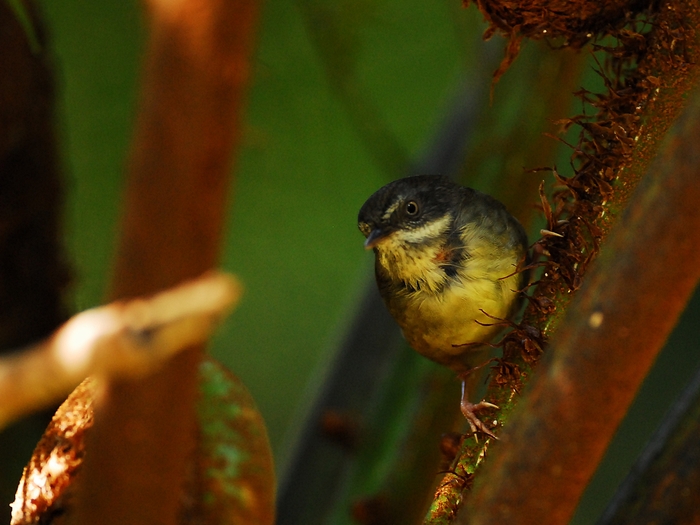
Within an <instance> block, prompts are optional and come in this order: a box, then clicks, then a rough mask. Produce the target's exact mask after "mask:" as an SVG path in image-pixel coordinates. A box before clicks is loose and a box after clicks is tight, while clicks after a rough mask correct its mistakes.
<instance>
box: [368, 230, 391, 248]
mask: <svg viewBox="0 0 700 525" xmlns="http://www.w3.org/2000/svg"><path fill="white" fill-rule="evenodd" d="M391 234H392V230H385V229H382V228H375V229H374V230H372V231H371V232H370V233H369V235H368V236H367V239H365V250H371V249H372V248H374V247H375V246H377V244H379V243H380V242H381V241H382V240H384V239H386V238H387V237H388V236H389V235H391Z"/></svg>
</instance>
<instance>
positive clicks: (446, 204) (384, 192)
mask: <svg viewBox="0 0 700 525" xmlns="http://www.w3.org/2000/svg"><path fill="white" fill-rule="evenodd" d="M459 189H460V187H459V186H458V185H457V184H455V183H453V182H452V181H450V180H449V179H448V178H446V177H441V176H436V175H419V176H415V177H407V178H405V179H399V180H396V181H394V182H391V183H389V184H387V185H386V186H384V187H383V188H380V189H379V190H378V191H377V192H376V193H374V194H373V195H372V196H371V197H370V198H369V199H367V202H365V203H364V205H363V206H362V208H361V209H360V213H359V214H358V217H357V223H358V227H359V228H360V231H361V232H362V234H363V235H364V236H365V237H366V238H367V240H366V241H365V248H367V249H371V248H381V246H382V245H383V244H386V243H389V244H395V243H398V244H402V245H420V244H424V243H429V242H431V241H434V240H435V239H437V238H438V237H440V236H442V235H443V234H444V233H445V231H446V230H447V229H448V227H449V224H450V222H451V221H452V218H453V213H454V210H455V207H456V203H457V202H458V200H459V198H460V193H459ZM389 241H393V243H390V242H389Z"/></svg>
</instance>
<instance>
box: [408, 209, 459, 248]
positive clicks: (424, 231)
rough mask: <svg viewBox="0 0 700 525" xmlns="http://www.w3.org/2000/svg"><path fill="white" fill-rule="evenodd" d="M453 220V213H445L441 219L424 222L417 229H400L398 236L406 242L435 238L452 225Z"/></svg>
mask: <svg viewBox="0 0 700 525" xmlns="http://www.w3.org/2000/svg"><path fill="white" fill-rule="evenodd" d="M451 221H452V216H451V215H445V216H444V217H441V218H440V219H438V220H436V221H433V222H429V223H427V224H424V225H423V226H421V227H420V228H416V229H415V230H399V231H397V232H396V234H395V235H396V238H397V239H400V240H401V241H404V242H410V243H420V242H422V241H425V240H426V239H434V238H435V237H438V236H439V235H442V234H443V233H444V232H445V231H446V230H447V229H448V228H449V226H450V222H451Z"/></svg>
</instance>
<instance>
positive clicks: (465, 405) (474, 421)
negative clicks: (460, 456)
mask: <svg viewBox="0 0 700 525" xmlns="http://www.w3.org/2000/svg"><path fill="white" fill-rule="evenodd" d="M492 408H496V409H497V408H498V406H497V405H494V404H493V403H489V402H488V401H481V402H479V403H470V402H469V401H467V400H466V399H462V402H461V403H460V409H461V410H462V415H464V417H465V419H466V420H467V423H469V428H471V430H472V433H473V434H474V435H475V437H476V433H477V432H482V433H484V434H486V435H487V436H489V437H491V438H493V439H498V438H497V437H496V435H495V434H494V433H493V432H491V430H490V429H489V428H488V427H487V426H486V425H485V424H484V422H483V421H481V419H479V418H478V416H477V415H476V414H477V413H478V412H481V411H482V410H486V409H492Z"/></svg>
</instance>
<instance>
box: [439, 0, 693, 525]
mask: <svg viewBox="0 0 700 525" xmlns="http://www.w3.org/2000/svg"><path fill="white" fill-rule="evenodd" d="M533 3H535V2H533ZM565 3H566V2H565ZM496 4H498V5H499V9H505V8H515V7H517V8H518V9H517V10H516V11H513V13H517V17H521V16H522V15H523V14H527V13H530V14H531V15H532V16H537V17H542V16H543V15H542V13H545V11H543V10H542V8H541V6H540V8H538V9H533V10H532V11H529V10H528V9H525V8H524V7H526V6H523V2H508V1H505V2H485V1H483V2H478V5H479V7H480V9H481V10H482V12H484V14H485V15H486V16H487V19H489V21H490V22H491V24H492V29H493V31H496V30H500V31H502V32H505V33H506V34H507V35H508V36H509V37H510V38H512V39H519V38H522V37H523V36H526V37H530V38H545V37H546V38H548V39H552V41H555V40H557V41H558V43H559V44H563V45H569V46H581V45H583V44H585V43H587V42H589V41H590V40H594V41H595V42H602V41H604V40H603V39H604V38H606V37H607V38H608V40H607V41H606V42H609V41H610V37H613V39H614V41H615V45H614V46H610V45H608V46H606V47H603V46H601V45H597V47H596V48H595V49H596V50H597V51H600V52H602V53H603V54H604V55H605V57H606V58H605V59H604V61H603V63H602V64H601V70H600V73H601V75H602V76H603V79H604V84H605V88H606V91H605V92H604V93H601V94H591V93H589V92H586V91H582V92H581V93H579V96H581V97H582V98H583V99H584V101H586V102H588V103H589V104H590V106H592V107H593V108H594V110H595V111H594V113H593V114H592V115H579V116H576V117H573V118H571V119H570V120H569V121H568V125H578V126H579V127H580V129H581V132H580V140H579V142H578V144H577V145H575V146H574V151H573V155H572V165H573V167H574V171H575V173H574V175H573V176H572V177H570V178H562V177H559V176H557V179H558V182H559V183H560V187H561V189H560V190H557V191H556V192H555V194H554V196H553V199H552V201H551V202H550V201H548V200H547V199H546V198H545V197H544V195H543V198H542V207H543V210H544V213H545V217H546V219H547V230H548V232H551V233H547V234H546V235H545V236H543V237H542V239H540V240H539V241H538V242H537V243H536V245H535V247H536V251H537V252H538V253H540V254H542V255H544V256H545V257H546V259H545V260H544V262H543V263H541V264H542V266H543V273H542V276H541V278H540V280H539V281H538V283H537V286H536V288H535V290H534V293H533V294H532V296H531V297H530V301H529V306H528V308H527V309H526V312H525V315H524V318H523V321H522V322H521V323H520V325H518V326H517V327H516V328H515V329H514V330H512V331H511V332H510V333H509V334H508V335H507V336H506V337H505V339H504V340H503V358H502V360H501V361H500V362H499V364H498V366H497V367H495V370H494V374H493V380H492V382H491V384H490V387H489V390H488V393H487V395H486V399H487V401H489V402H492V403H494V404H497V405H499V406H500V407H502V410H501V411H499V413H498V414H497V415H496V416H495V418H494V430H495V431H498V430H499V429H500V428H501V427H502V426H503V424H504V423H505V420H506V419H507V418H508V415H509V414H510V412H511V410H512V409H513V407H514V405H515V403H516V402H517V401H518V399H519V397H520V396H519V393H520V392H522V390H523V388H524V386H525V384H526V383H527V381H528V378H529V377H530V376H531V374H532V371H533V366H534V365H536V364H537V362H538V361H539V359H540V357H541V355H542V353H543V350H544V349H545V347H546V345H547V341H548V339H549V337H550V336H551V335H552V333H553V332H554V331H555V329H556V328H557V327H558V325H559V323H560V321H561V319H562V317H563V314H564V312H565V311H566V309H567V306H568V305H569V303H570V302H571V300H572V298H573V297H574V295H575V292H576V291H577V290H578V289H579V288H580V287H581V284H582V280H583V276H584V274H585V273H586V270H587V268H588V266H589V265H590V264H591V263H592V262H593V260H594V259H595V258H596V255H597V253H598V251H599V248H600V246H601V245H602V244H603V243H604V242H605V239H606V237H607V234H608V232H609V231H610V229H611V226H612V225H613V224H614V223H615V221H616V220H617V219H618V218H619V216H620V214H621V212H622V210H623V209H624V208H625V206H626V204H627V202H628V200H629V198H630V195H631V194H632V192H633V190H634V189H635V187H636V186H637V184H638V182H639V180H640V179H641V177H642V175H643V174H644V173H646V172H647V171H648V170H649V168H650V165H651V161H652V159H653V158H654V157H655V155H656V153H657V152H658V150H659V148H660V146H661V143H662V141H663V139H664V137H665V136H666V133H667V131H668V129H669V127H670V126H671V124H672V122H673V121H674V120H675V118H676V117H677V116H678V115H679V114H680V112H681V110H682V109H683V107H684V98H685V97H686V96H687V93H688V92H689V91H690V90H691V89H692V87H693V86H694V85H695V84H696V82H697V77H698V68H697V66H696V64H697V62H698V60H697V59H698V40H697V35H696V28H697V27H699V26H698V23H699V22H700V17H699V16H698V11H697V5H695V4H688V3H684V2H666V3H662V4H653V5H652V6H645V7H644V8H643V9H641V10H640V9H637V10H636V11H634V10H631V9H630V7H632V6H627V8H626V9H623V10H622V12H624V16H622V18H616V19H615V20H614V22H610V23H607V24H606V23H602V22H601V19H600V18H595V17H598V16H603V15H604V14H605V13H608V14H610V13H612V12H615V13H618V12H619V10H612V11H609V10H607V6H603V7H601V8H600V10H599V11H596V7H595V6H596V5H598V3H596V2H573V1H571V2H568V4H577V5H578V4H581V5H580V6H579V7H578V8H575V7H572V5H570V6H569V9H568V10H563V11H562V10H559V11H558V12H556V13H555V11H554V10H553V9H552V11H546V16H545V17H544V18H546V19H547V20H545V21H542V20H540V23H539V24H534V23H533V24H530V25H528V24H526V23H524V22H523V21H522V20H521V19H520V18H517V20H511V21H510V22H509V17H508V16H506V15H505V14H504V13H508V11H507V9H506V10H505V11H503V10H494V9H495V8H494V6H495V5H496ZM573 12H576V13H577V14H578V13H588V14H589V15H590V16H591V17H593V18H595V20H594V19H593V18H591V20H590V21H589V22H590V24H591V25H586V26H585V31H586V33H585V35H579V34H578V33H577V31H578V30H579V29H580V27H579V26H575V25H573V26H572V25H571V23H569V22H570V21H567V20H558V19H556V16H557V14H559V15H561V13H573ZM494 13H498V16H496V15H495V14H494ZM533 13H534V14H533ZM591 13H595V17H594V15H593V14H591ZM514 16H515V15H514ZM562 16H563V15H562ZM489 17H491V18H489ZM545 22H547V23H549V22H551V25H546V24H545ZM542 24H545V25H542ZM528 28H529V29H528ZM543 29H547V30H548V31H547V32H543V31H542V30H543ZM577 35H578V36H577ZM511 59H512V57H507V58H506V60H511ZM555 175H556V172H555ZM490 445H491V443H490V441H489V440H487V441H486V442H475V440H474V439H473V438H468V439H465V440H464V442H463V445H462V448H461V450H460V453H459V455H458V457H457V458H456V460H455V462H454V463H453V465H452V468H451V471H450V473H448V474H447V475H446V476H445V477H444V479H443V481H442V483H441V485H440V487H439V489H438V491H437V493H436V498H435V500H434V502H433V505H432V507H431V509H430V511H429V513H428V516H427V517H426V523H430V524H442V523H451V522H452V520H453V519H454V517H455V515H456V512H457V511H458V509H459V508H460V507H461V505H462V503H463V500H464V496H465V491H466V490H468V489H469V488H470V487H471V485H472V483H473V477H474V473H475V472H476V470H477V469H478V468H479V466H480V465H481V464H482V463H483V459H484V458H485V456H486V454H487V451H488V450H489V447H490Z"/></svg>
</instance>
